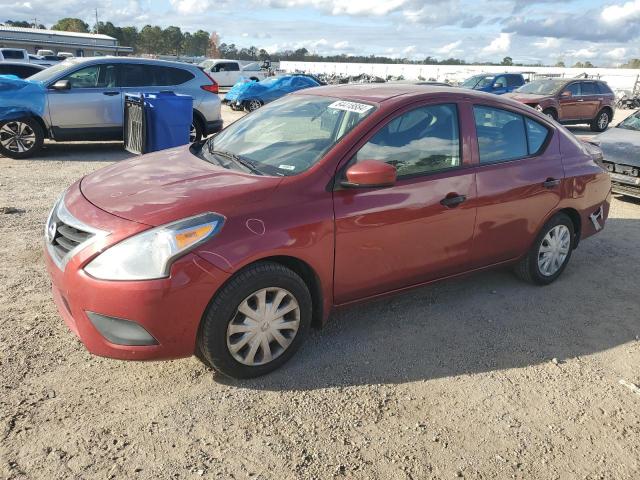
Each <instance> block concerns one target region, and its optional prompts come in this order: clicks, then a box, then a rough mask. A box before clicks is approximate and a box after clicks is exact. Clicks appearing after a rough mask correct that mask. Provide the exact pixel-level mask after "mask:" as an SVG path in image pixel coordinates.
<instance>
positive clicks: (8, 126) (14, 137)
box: [0, 121, 36, 153]
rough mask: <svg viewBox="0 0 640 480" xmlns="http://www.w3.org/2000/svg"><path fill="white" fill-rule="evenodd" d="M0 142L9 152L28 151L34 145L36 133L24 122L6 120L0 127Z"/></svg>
mask: <svg viewBox="0 0 640 480" xmlns="http://www.w3.org/2000/svg"><path fill="white" fill-rule="evenodd" d="M0 144H2V146H3V147H4V148H6V149H7V150H9V151H10V152H14V153H24V152H28V151H29V150H31V149H32V148H33V147H34V146H35V145H36V134H35V132H34V131H33V129H32V128H31V127H30V126H29V125H28V124H26V123H24V122H20V121H14V122H7V123H5V124H4V125H3V126H2V128H0Z"/></svg>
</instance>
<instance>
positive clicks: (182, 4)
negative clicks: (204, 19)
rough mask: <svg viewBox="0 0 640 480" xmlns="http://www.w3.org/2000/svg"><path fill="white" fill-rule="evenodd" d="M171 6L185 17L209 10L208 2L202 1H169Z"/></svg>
mask: <svg viewBox="0 0 640 480" xmlns="http://www.w3.org/2000/svg"><path fill="white" fill-rule="evenodd" d="M170 1H171V6H172V7H173V8H174V9H175V10H176V11H177V12H178V13H182V14H185V15H192V14H195V13H204V12H206V11H207V10H208V9H209V6H210V5H209V2H207V1H204V0H170Z"/></svg>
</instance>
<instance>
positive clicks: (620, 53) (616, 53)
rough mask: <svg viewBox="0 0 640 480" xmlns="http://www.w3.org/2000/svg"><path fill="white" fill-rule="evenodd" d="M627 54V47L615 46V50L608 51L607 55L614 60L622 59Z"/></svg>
mask: <svg viewBox="0 0 640 480" xmlns="http://www.w3.org/2000/svg"><path fill="white" fill-rule="evenodd" d="M626 55H627V49H626V48H623V47H618V48H614V49H613V50H611V51H609V52H607V53H606V54H605V56H607V57H609V58H613V59H614V60H622V59H624V58H625V57H626Z"/></svg>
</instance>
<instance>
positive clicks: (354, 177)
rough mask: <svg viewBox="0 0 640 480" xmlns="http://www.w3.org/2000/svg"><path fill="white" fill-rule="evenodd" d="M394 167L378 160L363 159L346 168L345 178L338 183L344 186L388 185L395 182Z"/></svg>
mask: <svg viewBox="0 0 640 480" xmlns="http://www.w3.org/2000/svg"><path fill="white" fill-rule="evenodd" d="M397 176H398V172H397V170H396V167H394V166H393V165H389V164H388V163H384V162H381V161H380V160H363V161H361V162H358V163H356V164H355V165H352V166H351V167H349V168H348V169H347V172H346V177H347V180H346V181H343V182H341V183H340V184H341V185H342V186H343V187H346V188H372V187H390V186H392V185H393V184H394V183H396V178H397Z"/></svg>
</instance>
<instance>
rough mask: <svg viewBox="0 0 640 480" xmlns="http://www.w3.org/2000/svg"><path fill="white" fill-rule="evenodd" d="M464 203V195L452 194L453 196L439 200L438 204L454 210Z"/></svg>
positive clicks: (465, 198)
mask: <svg viewBox="0 0 640 480" xmlns="http://www.w3.org/2000/svg"><path fill="white" fill-rule="evenodd" d="M466 201H467V197H466V195H457V194H455V193H453V194H450V195H447V196H446V197H444V198H443V199H442V200H440V204H441V205H442V206H444V207H447V208H455V207H457V206H458V205H460V204H462V203H464V202H466Z"/></svg>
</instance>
